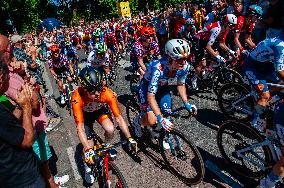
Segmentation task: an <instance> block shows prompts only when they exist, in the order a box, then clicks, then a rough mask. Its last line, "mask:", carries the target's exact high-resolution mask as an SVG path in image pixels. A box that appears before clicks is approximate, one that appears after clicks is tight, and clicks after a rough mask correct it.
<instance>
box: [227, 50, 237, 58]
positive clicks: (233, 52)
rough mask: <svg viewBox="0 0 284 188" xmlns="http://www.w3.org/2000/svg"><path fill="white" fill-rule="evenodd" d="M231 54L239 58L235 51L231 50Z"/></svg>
mask: <svg viewBox="0 0 284 188" xmlns="http://www.w3.org/2000/svg"><path fill="white" fill-rule="evenodd" d="M229 53H230V54H231V55H232V56H234V57H237V52H235V51H233V50H229Z"/></svg>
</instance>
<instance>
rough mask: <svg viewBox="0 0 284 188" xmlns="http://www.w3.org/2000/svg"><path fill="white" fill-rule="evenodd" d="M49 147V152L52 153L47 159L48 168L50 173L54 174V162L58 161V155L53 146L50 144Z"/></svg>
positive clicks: (55, 169)
mask: <svg viewBox="0 0 284 188" xmlns="http://www.w3.org/2000/svg"><path fill="white" fill-rule="evenodd" d="M49 148H50V151H51V154H52V156H51V158H50V159H49V161H48V163H49V169H50V171H51V174H52V175H53V176H55V175H56V174H57V165H56V163H57V161H58V157H57V155H56V153H55V150H54V148H53V146H51V145H50V146H49Z"/></svg>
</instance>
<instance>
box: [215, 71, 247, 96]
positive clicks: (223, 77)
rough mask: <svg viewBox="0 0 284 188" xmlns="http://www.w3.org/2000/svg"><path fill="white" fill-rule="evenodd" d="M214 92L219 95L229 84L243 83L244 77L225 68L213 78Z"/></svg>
mask: <svg viewBox="0 0 284 188" xmlns="http://www.w3.org/2000/svg"><path fill="white" fill-rule="evenodd" d="M212 81H213V85H212V88H213V91H214V93H215V94H216V95H217V94H218V91H219V90H220V89H221V87H222V86H223V85H225V84H227V83H239V84H241V83H243V79H242V76H241V75H240V74H239V73H238V72H237V71H234V70H231V69H227V68H223V69H221V70H219V71H218V72H217V73H216V74H214V75H213V77H212Z"/></svg>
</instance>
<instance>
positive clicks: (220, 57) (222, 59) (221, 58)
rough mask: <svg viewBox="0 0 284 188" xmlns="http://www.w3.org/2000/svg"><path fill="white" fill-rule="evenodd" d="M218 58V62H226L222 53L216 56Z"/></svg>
mask: <svg viewBox="0 0 284 188" xmlns="http://www.w3.org/2000/svg"><path fill="white" fill-rule="evenodd" d="M216 59H217V62H218V63H225V62H226V60H225V58H223V57H222V56H220V55H217V56H216Z"/></svg>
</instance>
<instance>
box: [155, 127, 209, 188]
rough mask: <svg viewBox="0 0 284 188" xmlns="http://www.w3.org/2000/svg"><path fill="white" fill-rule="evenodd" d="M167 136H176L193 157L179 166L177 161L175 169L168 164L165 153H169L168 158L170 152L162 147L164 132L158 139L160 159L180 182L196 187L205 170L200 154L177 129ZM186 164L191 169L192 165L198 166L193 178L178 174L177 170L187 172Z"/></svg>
mask: <svg viewBox="0 0 284 188" xmlns="http://www.w3.org/2000/svg"><path fill="white" fill-rule="evenodd" d="M169 134H171V135H175V136H178V137H179V138H181V139H182V140H183V141H184V143H186V144H187V145H188V147H189V149H190V150H191V151H192V153H194V157H193V158H192V159H190V162H189V161H187V162H186V163H183V164H184V165H183V164H181V162H180V161H178V160H176V161H177V167H174V166H173V164H172V163H171V162H170V160H169V158H168V156H167V153H170V156H172V154H171V152H170V150H169V149H164V147H163V141H164V139H165V137H166V135H167V133H166V132H165V131H162V133H161V135H160V137H159V147H160V151H161V154H162V157H163V159H164V161H165V163H166V164H167V166H168V167H169V168H170V170H171V171H172V172H173V174H174V175H175V176H177V177H178V178H179V179H180V180H182V181H183V182H184V183H185V184H187V185H196V184H198V183H200V182H201V181H202V180H203V178H204V174H205V168H204V162H203V159H202V157H201V154H200V153H199V151H198V149H197V147H196V146H195V145H194V144H193V143H192V142H191V141H190V140H189V138H187V136H185V135H184V134H183V133H182V132H180V131H179V130H177V129H173V130H172V131H171V132H170V133H169ZM175 150H176V149H175ZM186 164H190V166H191V168H192V167H193V165H196V164H197V166H198V168H197V169H196V170H195V171H196V176H194V177H185V176H184V175H183V174H181V173H180V172H179V168H183V169H181V171H183V172H184V171H187V172H188V168H187V167H188V165H186Z"/></svg>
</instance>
